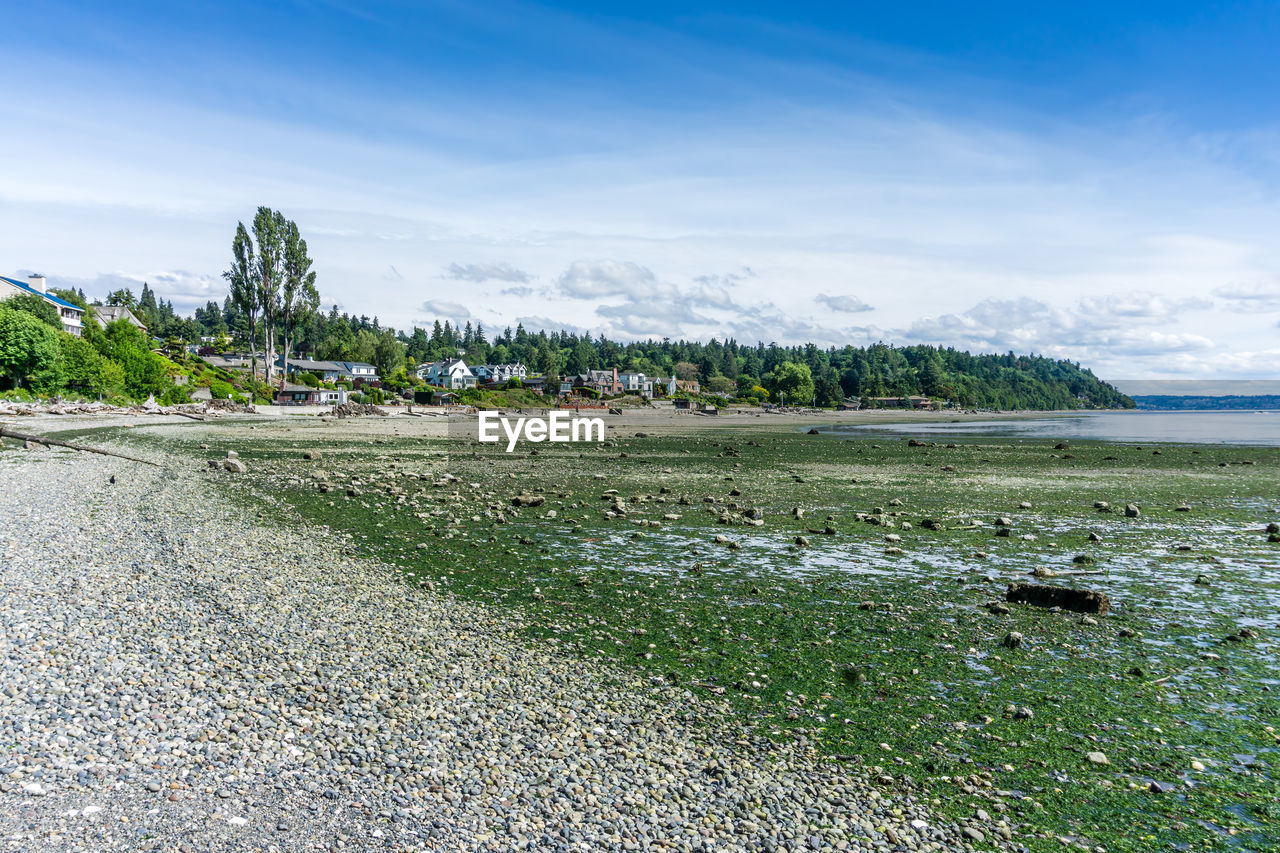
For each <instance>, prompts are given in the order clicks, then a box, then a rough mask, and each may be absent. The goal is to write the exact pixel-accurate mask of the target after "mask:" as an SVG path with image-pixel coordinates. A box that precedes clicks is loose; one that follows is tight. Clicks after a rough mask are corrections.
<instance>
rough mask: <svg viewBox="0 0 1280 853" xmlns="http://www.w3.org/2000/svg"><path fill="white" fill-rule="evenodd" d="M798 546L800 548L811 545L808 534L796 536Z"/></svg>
mask: <svg viewBox="0 0 1280 853" xmlns="http://www.w3.org/2000/svg"><path fill="white" fill-rule="evenodd" d="M796 547H799V548H808V547H809V539H808V537H806V536H797V537H796Z"/></svg>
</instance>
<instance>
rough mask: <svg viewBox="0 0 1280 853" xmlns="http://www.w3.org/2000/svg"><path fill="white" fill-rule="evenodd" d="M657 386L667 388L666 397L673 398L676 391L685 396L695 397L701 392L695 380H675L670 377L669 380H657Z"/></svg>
mask: <svg viewBox="0 0 1280 853" xmlns="http://www.w3.org/2000/svg"><path fill="white" fill-rule="evenodd" d="M657 381H658V383H659V384H661V385H665V386H666V388H667V396H668V397H674V396H675V394H676V392H677V391H683V392H684V393H686V394H693V395H695V396H696V395H697V394H698V393H699V392H700V391H701V386H699V385H698V380H696V379H676V378H675V377H674V376H672V377H671V378H670V379H659V380H657Z"/></svg>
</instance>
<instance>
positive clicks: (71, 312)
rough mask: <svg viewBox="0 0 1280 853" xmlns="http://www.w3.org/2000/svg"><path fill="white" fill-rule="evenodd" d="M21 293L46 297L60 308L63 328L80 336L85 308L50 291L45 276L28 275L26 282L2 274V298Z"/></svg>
mask: <svg viewBox="0 0 1280 853" xmlns="http://www.w3.org/2000/svg"><path fill="white" fill-rule="evenodd" d="M19 293H32V294H35V295H36V296H39V297H41V298H42V299H44V301H45V302H48V303H49V304H50V305H52V306H53V307H54V308H56V309H57V310H58V317H59V319H61V320H62V328H63V331H65V332H66V333H67V334H69V335H75V336H76V337H77V338H78V337H80V333H81V332H82V331H83V330H84V321H83V319H82V318H83V317H84V309H83V308H81V307H80V306H79V305H72V304H71V303H70V302H67V301H66V300H65V299H59V298H58V297H56V296H54V295H53V294H51V293H50V292H49V287H48V285H47V284H46V282H45V279H44V276H42V275H33V276H30V277H28V279H27V280H26V281H25V282H21V281H18V280H17V279H16V278H5V277H4V276H0V299H8V298H9V297H10V296H17V295H18V294H19Z"/></svg>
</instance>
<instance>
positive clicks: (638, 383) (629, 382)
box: [618, 373, 653, 397]
mask: <svg viewBox="0 0 1280 853" xmlns="http://www.w3.org/2000/svg"><path fill="white" fill-rule="evenodd" d="M618 379H619V380H621V382H622V390H623V393H626V394H639V395H640V396H641V397H652V396H653V379H652V378H650V377H648V376H645V375H644V374H643V373H619V374H618Z"/></svg>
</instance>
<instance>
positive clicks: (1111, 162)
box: [0, 0, 1280, 379]
mask: <svg viewBox="0 0 1280 853" xmlns="http://www.w3.org/2000/svg"><path fill="white" fill-rule="evenodd" d="M1277 43H1280V4H1275V3H1248V2H1241V3H1213V2H1198V3H1184V2H1178V1H1177V0H1168V1H1167V2H1160V3H1140V2H1129V3H1114V2H1109V3H1095V2H1088V1H1087V0H1081V2H1072V3H1059V2H1043V3H1026V2H1025V0H1023V2H1016V3H1015V2H981V3H971V4H956V3H948V2H936V3H935V2H928V3H925V2H901V3H892V4H882V3H874V4H873V3H869V2H866V3H864V2H852V3H839V4H836V3H831V4H823V3H803V2H790V3H765V2H752V1H751V0H743V2H735V3H723V4H717V3H696V2H683V3H673V2H664V1H663V0H652V2H645V3H633V2H627V0H621V2H610V3H607V4H605V3H597V4H575V3H559V4H535V3H523V2H505V0H494V1H493V2H486V3H462V2H440V3H433V2H399V1H398V0H375V2H354V0H278V2H261V3H243V2H242V3H229V2H218V0H209V2H202V3H198V4H196V3H192V4H173V3H156V2H130V0H117V2H113V3H110V4H103V3H78V2H59V0H51V1H50V2H39V0H33V2H29V3H24V4H18V3H10V4H4V5H3V8H0V55H3V57H4V61H3V62H0V274H3V275H8V276H20V275H22V276H25V275H26V274H28V273H30V272H33V271H36V272H41V273H43V274H45V275H47V276H48V277H49V280H50V282H51V283H52V284H55V285H61V286H76V287H82V288H84V289H85V291H86V293H88V295H90V296H91V297H93V296H105V295H106V293H107V292H108V291H109V290H113V289H116V288H117V287H121V286H129V287H132V288H133V289H134V290H135V293H136V292H137V291H138V290H139V289H140V287H141V283H142V282H143V281H146V282H148V283H149V284H150V285H151V287H152V288H153V289H155V290H156V292H157V293H158V294H159V295H160V296H162V297H163V298H166V299H171V300H172V301H173V302H174V304H175V306H176V307H177V308H178V309H179V310H183V311H185V310H189V309H190V308H192V307H194V306H196V305H203V304H204V303H205V302H206V301H207V300H210V299H213V300H216V301H218V302H219V303H220V302H221V300H222V299H223V297H224V296H225V294H226V285H225V281H224V280H223V279H222V277H221V273H222V271H223V270H225V269H226V268H227V267H228V266H229V264H230V258H231V238H232V235H233V233H234V230H235V226H236V222H237V221H239V220H244V221H245V222H248V221H249V220H250V219H251V218H252V216H253V213H254V210H255V209H256V208H257V207H258V206H259V205H267V206H269V207H272V208H275V209H278V210H280V211H281V212H283V213H284V214H285V215H286V216H288V217H289V218H291V219H294V220H295V221H296V222H297V223H298V226H299V228H300V229H301V231H302V233H303V236H304V237H305V238H306V239H307V241H308V244H309V246H310V250H311V255H312V257H313V258H314V259H315V262H316V263H315V269H316V270H317V273H318V280H317V284H318V286H319V288H320V291H321V295H322V298H323V301H324V304H325V305H326V306H329V305H335V304H336V305H338V306H339V307H340V309H341V310H344V311H348V312H352V313H354V314H357V315H361V314H363V315H367V316H369V317H374V316H376V317H378V318H379V320H380V321H381V322H382V323H383V324H384V325H391V326H394V327H396V328H400V329H408V328H409V327H411V326H413V325H423V326H430V324H431V323H433V322H434V321H435V320H437V319H440V320H446V319H447V320H450V321H452V322H454V323H465V322H466V321H468V320H470V321H471V322H473V323H477V322H478V323H482V324H483V325H484V327H485V328H486V330H489V331H490V332H496V331H498V330H501V329H502V328H504V327H507V326H512V327H514V326H515V324H516V323H523V324H524V325H525V327H526V328H529V329H538V328H545V329H548V330H552V329H565V330H572V331H589V332H591V333H592V334H593V335H598V334H605V335H608V336H609V337H611V338H614V339H620V340H636V339H648V338H655V339H660V338H663V337H670V338H673V339H678V338H691V339H693V338H696V339H700V340H707V339H709V338H711V337H716V338H718V339H721V340H723V339H725V338H730V337H731V338H734V339H736V340H738V341H739V342H740V343H747V344H754V343H756V342H757V341H763V342H764V343H770V342H777V343H783V344H785V343H805V342H810V341H811V342H814V343H817V344H820V345H822V346H828V345H843V344H846V343H850V344H855V345H865V344H867V343H872V342H875V341H885V342H889V343H898V344H907V343H928V344H937V345H944V346H954V347H958V348H962V349H967V350H970V351H976V352H993V351H994V352H1005V351H1009V350H1013V351H1016V352H1035V353H1040V354H1043V355H1048V356H1053V357H1057V358H1067V359H1071V360H1073V361H1078V362H1080V363H1082V364H1084V365H1085V366H1087V367H1090V368H1091V369H1093V370H1094V372H1095V373H1097V374H1098V375H1100V376H1103V377H1106V378H1152V379H1161V378H1165V379H1213V378H1232V379H1276V378H1280V239H1277V238H1278V237H1280V100H1278V99H1277V95H1276V93H1277V92H1280V63H1276V62H1275V61H1274V45H1275V44H1277Z"/></svg>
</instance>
